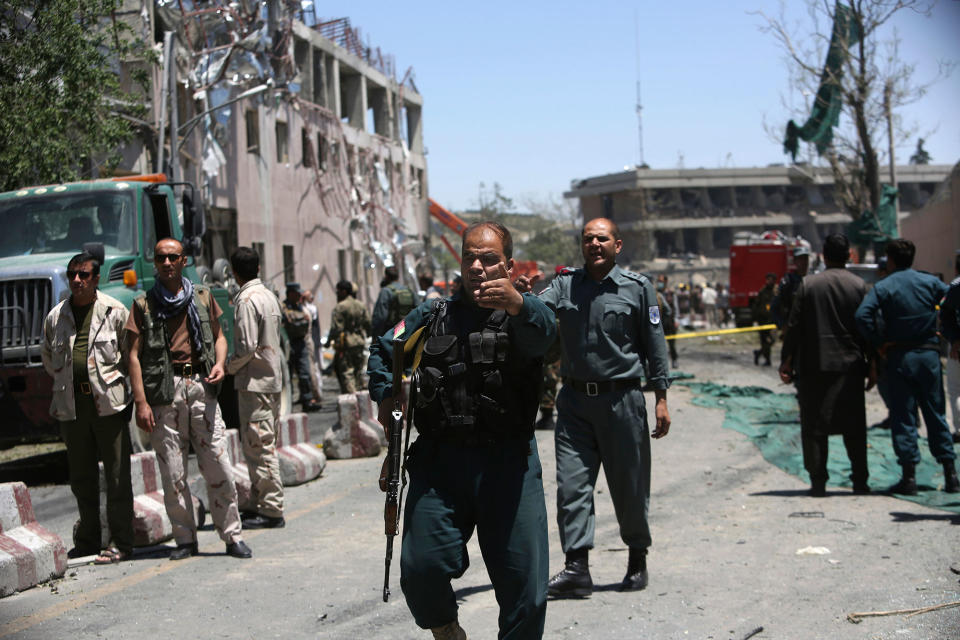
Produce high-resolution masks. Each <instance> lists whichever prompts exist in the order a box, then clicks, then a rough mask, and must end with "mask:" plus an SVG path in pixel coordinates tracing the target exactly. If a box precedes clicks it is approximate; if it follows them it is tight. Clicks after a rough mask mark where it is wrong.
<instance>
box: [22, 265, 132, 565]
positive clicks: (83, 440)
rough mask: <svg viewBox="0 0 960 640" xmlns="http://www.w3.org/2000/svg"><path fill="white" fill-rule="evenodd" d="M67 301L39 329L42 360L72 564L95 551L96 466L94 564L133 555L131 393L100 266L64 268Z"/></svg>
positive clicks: (118, 324)
mask: <svg viewBox="0 0 960 640" xmlns="http://www.w3.org/2000/svg"><path fill="white" fill-rule="evenodd" d="M67 282H68V284H69V285H70V297H69V298H67V299H66V300H64V301H62V302H61V303H60V304H58V305H57V306H55V307H54V308H53V309H51V311H50V313H48V314H47V317H46V320H45V321H44V323H43V346H42V348H41V352H40V353H41V357H42V359H43V366H44V368H45V369H46V370H47V373H49V374H50V376H51V377H52V378H53V397H52V398H51V403H50V415H52V416H53V417H54V418H56V419H57V420H58V421H59V422H60V433H61V434H62V436H63V441H64V443H65V444H66V445H67V462H68V463H69V467H70V489H71V490H72V491H73V495H74V497H75V498H76V499H77V510H78V511H79V512H80V522H79V523H78V525H77V528H76V532H75V533H74V544H75V547H74V548H73V549H71V550H70V553H69V556H70V557H71V558H74V557H81V556H86V555H92V554H95V553H97V551H99V550H100V542H101V533H100V482H99V471H98V468H97V461H98V459H99V460H102V461H103V471H104V473H103V477H104V481H105V483H106V491H107V525H108V526H109V528H110V540H109V542H108V544H107V546H106V548H104V549H103V550H102V551H101V552H100V555H99V556H97V559H96V560H95V562H96V563H97V564H109V563H111V562H119V561H121V560H126V559H127V558H129V557H130V555H131V554H132V553H133V489H132V488H131V485H130V432H129V431H128V430H127V424H128V423H129V421H130V413H129V412H128V411H126V408H127V406H128V405H129V404H130V388H129V385H128V384H127V379H126V375H125V373H126V372H125V371H124V370H123V367H122V363H121V345H122V339H123V324H124V323H125V322H126V321H127V309H126V308H125V307H124V306H123V304H121V303H120V301H119V300H115V299H113V298H111V297H110V296H108V295H107V294H105V293H103V292H101V291H99V290H98V289H97V285H98V284H99V283H100V263H99V262H98V261H97V259H96V258H95V257H94V256H93V255H91V254H89V253H87V252H83V253H79V254H77V255H75V256H73V257H72V258H71V259H70V262H68V263H67Z"/></svg>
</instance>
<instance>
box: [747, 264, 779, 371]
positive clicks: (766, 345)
mask: <svg viewBox="0 0 960 640" xmlns="http://www.w3.org/2000/svg"><path fill="white" fill-rule="evenodd" d="M776 283H777V274H775V273H773V272H770V273H768V274H767V275H766V276H765V278H764V284H763V288H762V289H760V291H759V292H757V295H756V297H754V299H753V301H752V302H751V303H750V306H751V311H752V313H753V319H754V321H755V322H756V323H757V324H758V325H761V326H763V325H765V324H770V322H771V321H773V311H772V308H773V298H774V295H775V293H776V289H775V287H774V285H776ZM757 333H759V334H760V348H759V349H754V350H753V364H760V356H763V365H764V366H765V367H769V366H770V349H771V347H773V343H774V342H775V341H776V338H775V337H774V334H773V331H772V330H771V329H764V330H763V331H758V332H757Z"/></svg>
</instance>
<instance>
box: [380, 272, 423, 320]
mask: <svg viewBox="0 0 960 640" xmlns="http://www.w3.org/2000/svg"><path fill="white" fill-rule="evenodd" d="M387 288H388V289H390V290H391V291H393V295H392V296H390V308H389V312H388V313H387V327H393V326H395V325H396V324H397V323H398V322H400V321H401V320H403V319H404V318H406V317H407V314H408V313H410V312H411V311H412V310H413V308H414V307H415V306H417V301H416V300H414V299H413V291H411V290H410V287H405V286H403V285H402V284H400V283H399V282H391V283H390V284H388V285H387Z"/></svg>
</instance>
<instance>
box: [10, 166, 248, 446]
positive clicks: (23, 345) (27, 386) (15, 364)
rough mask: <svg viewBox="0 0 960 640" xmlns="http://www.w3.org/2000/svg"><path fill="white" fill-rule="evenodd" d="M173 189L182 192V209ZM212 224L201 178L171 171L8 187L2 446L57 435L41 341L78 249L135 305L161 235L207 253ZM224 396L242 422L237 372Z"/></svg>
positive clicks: (228, 327)
mask: <svg viewBox="0 0 960 640" xmlns="http://www.w3.org/2000/svg"><path fill="white" fill-rule="evenodd" d="M175 188H176V189H180V190H181V191H182V213H181V212H179V211H178V208H177V201H176V196H175V191H174V190H175ZM205 226H206V225H205V220H204V213H203V210H202V208H200V207H199V206H197V199H196V197H195V190H194V188H193V186H192V185H190V184H189V183H178V184H174V183H171V182H168V181H167V178H166V176H165V175H163V174H151V175H139V176H130V177H123V178H112V179H105V180H93V181H87V182H76V183H71V184H61V185H51V186H42V187H29V188H26V189H19V190H17V191H11V192H7V193H2V194H0V415H3V417H4V419H3V421H2V423H0V446H11V445H14V444H17V443H23V442H37V441H43V440H55V439H57V438H58V437H59V426H58V424H57V423H56V421H55V420H53V418H51V417H50V415H49V409H50V396H51V389H52V384H53V382H52V380H51V379H50V377H49V376H48V375H47V373H46V371H45V370H44V369H43V365H42V362H41V358H40V349H41V342H42V339H43V322H44V318H45V317H46V315H47V313H48V312H49V311H50V309H51V308H53V306H54V305H56V304H57V303H58V302H59V301H61V300H63V299H64V298H66V297H67V296H69V295H70V289H69V286H68V284H67V279H66V273H65V272H66V267H67V262H68V261H69V259H70V257H71V256H73V255H75V254H77V253H79V252H80V251H81V250H84V249H85V250H87V251H90V252H91V253H93V254H94V255H97V256H98V257H100V256H102V257H103V260H102V265H101V268H100V289H101V290H102V291H104V292H105V293H107V294H109V295H111V296H113V297H114V298H116V299H118V300H120V301H121V302H122V303H124V304H125V305H127V306H128V307H129V306H130V304H131V302H132V301H133V298H134V297H135V296H136V295H137V294H138V293H140V292H141V291H144V290H146V289H149V288H150V287H152V286H153V282H154V266H153V248H154V245H155V244H156V242H157V240H158V239H162V238H166V237H172V238H177V239H182V241H183V244H184V249H185V252H186V253H187V254H188V255H189V256H192V257H195V256H199V255H201V247H202V238H203V234H204V230H205ZM213 271H214V272H217V269H214V270H213ZM220 271H224V270H223V269H220ZM184 274H185V275H186V276H187V277H188V278H191V279H192V280H193V281H194V282H201V281H202V279H203V278H202V277H201V274H198V271H197V267H196V264H195V258H192V259H191V260H190V262H189V265H188V267H187V268H186V270H185V271H184ZM220 275H221V282H211V283H210V287H211V291H212V293H213V296H214V298H215V299H216V301H217V303H218V304H219V305H220V307H221V309H223V315H222V316H221V317H220V324H221V326H222V328H223V331H224V334H225V336H226V338H227V342H228V344H230V345H231V348H232V345H233V307H232V306H231V304H230V294H229V292H228V291H227V289H226V288H225V286H224V284H225V282H224V280H226V278H224V277H223V275H224V274H220ZM206 280H208V281H209V277H206ZM220 405H221V410H222V413H223V416H224V420H225V422H226V424H227V425H228V426H236V421H237V408H236V394H235V393H234V391H233V383H232V379H228V380H226V381H225V382H224V384H223V387H222V392H221V397H220ZM131 423H132V421H131ZM131 434H132V435H133V439H134V443H135V446H136V443H137V442H138V440H139V439H140V438H139V436H140V433H139V429H137V428H136V427H135V426H134V427H133V428H132V431H131Z"/></svg>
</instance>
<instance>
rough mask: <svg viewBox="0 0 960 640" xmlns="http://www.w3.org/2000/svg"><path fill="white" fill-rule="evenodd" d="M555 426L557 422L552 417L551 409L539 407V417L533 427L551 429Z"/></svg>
mask: <svg viewBox="0 0 960 640" xmlns="http://www.w3.org/2000/svg"><path fill="white" fill-rule="evenodd" d="M556 426H557V423H556V421H555V420H554V419H553V409H540V419H539V420H537V424H536V425H535V426H534V429H545V430H550V431H553V429H554V427H556Z"/></svg>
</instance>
